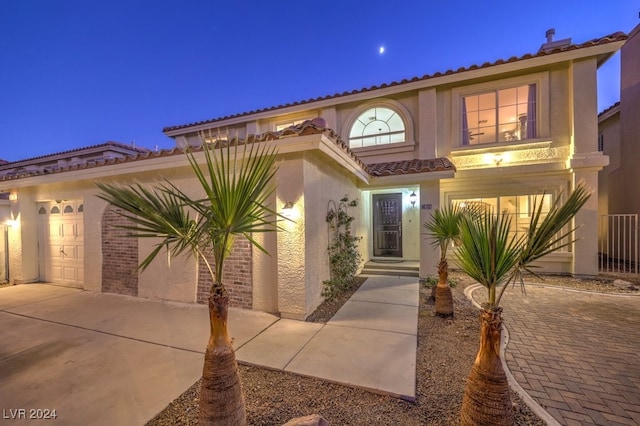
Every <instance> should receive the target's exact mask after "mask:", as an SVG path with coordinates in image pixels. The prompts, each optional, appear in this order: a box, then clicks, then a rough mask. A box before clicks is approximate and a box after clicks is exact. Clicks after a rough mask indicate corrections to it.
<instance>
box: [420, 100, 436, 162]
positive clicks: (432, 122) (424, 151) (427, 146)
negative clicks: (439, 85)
mask: <svg viewBox="0 0 640 426" xmlns="http://www.w3.org/2000/svg"><path fill="white" fill-rule="evenodd" d="M418 107H419V114H418V125H417V126H416V129H417V132H416V135H415V137H416V139H417V141H416V142H418V150H419V152H418V158H422V159H426V158H435V157H436V139H437V130H438V117H437V109H438V108H437V104H436V89H434V88H431V89H426V90H421V91H420V92H418Z"/></svg>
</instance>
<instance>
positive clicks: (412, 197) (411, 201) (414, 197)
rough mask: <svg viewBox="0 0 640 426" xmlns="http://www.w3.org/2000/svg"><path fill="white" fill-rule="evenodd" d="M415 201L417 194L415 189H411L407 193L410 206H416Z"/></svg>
mask: <svg viewBox="0 0 640 426" xmlns="http://www.w3.org/2000/svg"><path fill="white" fill-rule="evenodd" d="M416 201H418V195H417V194H416V191H412V192H411V194H410V195H409V202H410V203H411V207H415V206H416Z"/></svg>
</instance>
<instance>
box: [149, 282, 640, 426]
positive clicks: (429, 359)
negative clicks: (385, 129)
mask: <svg viewBox="0 0 640 426" xmlns="http://www.w3.org/2000/svg"><path fill="white" fill-rule="evenodd" d="M451 276H452V278H454V279H455V280H456V281H457V282H458V285H457V286H456V287H455V288H454V289H453V295H454V303H455V317H454V318H452V319H442V318H439V317H437V316H435V315H434V309H433V304H432V303H431V302H429V301H428V296H429V295H430V290H429V289H426V288H421V289H420V309H419V318H418V352H417V359H416V361H417V365H416V370H417V378H416V380H417V393H416V402H407V401H403V400H399V399H397V398H392V397H388V396H384V395H378V394H375V393H371V392H368V391H365V390H361V389H356V388H350V387H346V386H342V385H338V384H334V383H329V382H325V381H323V380H320V379H314V378H309V377H302V376H298V375H295V374H290V373H285V372H280V371H272V370H268V369H264V368H258V367H248V366H242V365H241V366H240V376H241V379H242V383H243V389H244V395H245V399H246V408H247V420H248V423H249V424H251V425H282V424H283V423H286V422H287V421H288V420H290V419H292V418H294V417H299V416H305V415H308V414H314V413H317V414H320V415H322V416H323V417H324V418H325V419H327V420H328V421H329V422H330V423H331V424H332V425H456V424H458V423H459V421H458V416H459V411H460V405H461V402H462V393H463V389H464V385H465V380H466V376H467V374H468V372H469V370H470V368H471V365H472V363H473V360H474V358H475V355H476V352H477V350H478V327H479V325H478V311H477V309H476V308H475V307H474V306H473V305H472V304H471V303H470V302H469V301H468V300H467V299H466V298H465V297H464V295H463V291H464V288H465V287H466V286H468V285H471V284H473V282H472V281H471V280H470V279H469V278H468V277H466V276H465V275H463V274H460V273H452V274H451ZM615 278H619V277H605V278H602V279H596V280H580V279H574V278H569V277H558V276H547V277H544V281H543V282H542V283H543V285H557V286H563V287H565V288H574V289H579V290H587V291H601V292H623V293H636V292H638V291H639V289H640V285H638V283H637V282H634V281H633V279H632V278H629V277H624V278H625V279H626V280H625V281H624V282H620V281H618V282H617V283H616V284H614V281H613V280H614V279H615ZM526 282H528V283H538V282H540V280H539V279H537V278H533V277H532V278H531V279H527V280H526ZM359 284H361V282H360V283H359ZM356 289H357V287H356V288H354V289H353V290H352V291H350V292H348V293H347V294H345V295H343V296H342V297H340V298H337V299H336V300H334V301H331V302H326V303H324V304H323V305H322V306H320V307H319V308H318V310H317V311H316V312H314V314H312V315H311V316H310V318H309V319H308V320H311V321H316V322H325V321H327V320H328V319H330V318H331V317H332V316H333V314H335V312H337V310H338V309H339V308H340V307H341V306H342V304H344V302H345V301H346V300H348V298H349V297H350V296H351V294H352V293H353V292H355V290H356ZM198 390H199V382H196V383H195V384H194V385H193V386H192V387H191V388H189V389H188V390H186V392H185V393H184V394H182V395H181V396H180V397H179V398H177V399H176V400H175V401H173V402H172V403H171V404H170V405H169V406H168V407H167V408H166V409H165V410H164V411H162V412H161V413H160V414H158V416H156V418H154V419H153V420H152V421H150V422H149V423H148V425H150V426H157V425H192V424H197V404H198ZM512 403H513V407H514V412H515V418H516V424H517V425H544V424H545V423H544V422H543V421H542V420H540V419H539V418H538V417H537V416H535V415H534V414H533V413H532V412H531V411H530V410H529V408H528V407H527V406H526V405H525V404H524V403H523V402H522V400H521V399H520V398H519V397H518V396H517V394H516V393H515V392H512Z"/></svg>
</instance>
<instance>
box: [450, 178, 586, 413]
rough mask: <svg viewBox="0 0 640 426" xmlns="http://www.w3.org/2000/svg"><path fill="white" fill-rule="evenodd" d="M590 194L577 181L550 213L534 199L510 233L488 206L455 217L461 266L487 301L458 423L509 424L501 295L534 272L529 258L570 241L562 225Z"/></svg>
mask: <svg viewBox="0 0 640 426" xmlns="http://www.w3.org/2000/svg"><path fill="white" fill-rule="evenodd" d="M590 195H591V194H590V193H589V192H588V191H587V190H586V189H585V188H584V187H583V186H578V187H576V189H575V190H574V191H573V192H572V193H571V194H570V195H569V197H568V198H567V200H566V201H565V202H564V204H562V205H561V204H560V202H559V198H558V199H556V201H555V202H554V203H552V205H551V207H550V209H549V212H548V213H546V214H545V213H544V212H543V203H539V204H538V203H537V202H534V208H533V213H532V215H531V218H530V223H529V228H528V229H527V232H526V233H525V234H524V235H523V236H521V237H516V236H514V235H512V234H511V233H510V231H509V230H510V228H511V217H510V216H509V215H507V214H506V213H503V214H501V215H497V214H495V213H493V212H491V211H484V212H480V215H479V217H478V216H477V215H475V214H474V215H464V216H463V218H462V220H461V222H460V247H459V248H458V251H457V258H458V262H459V265H460V268H461V269H462V270H463V271H464V272H465V273H466V274H467V275H469V276H470V277H471V278H473V279H474V280H476V281H477V282H478V283H480V284H481V285H482V286H484V287H485V288H486V290H487V302H486V303H485V305H484V306H483V309H482V311H481V312H480V348H479V350H478V354H477V355H476V359H475V361H474V364H473V367H472V369H471V372H470V374H469V377H468V379H467V384H466V387H465V391H464V397H463V401H462V409H461V424H463V425H482V424H491V425H512V424H513V422H514V419H513V408H512V406H511V398H510V394H509V384H508V382H507V377H506V375H505V373H504V370H503V369H502V363H501V360H500V338H501V333H502V308H501V307H500V300H501V298H502V296H503V294H504V290H505V289H506V288H507V285H508V284H509V283H511V282H514V283H515V282H516V281H518V280H519V281H520V283H521V285H524V281H523V279H522V274H523V272H529V273H533V270H532V266H531V263H532V262H534V261H536V260H538V259H540V258H541V257H542V256H545V255H547V254H549V253H552V252H554V251H556V250H559V249H560V248H562V247H566V246H567V245H569V244H572V243H573V242H574V240H572V239H571V238H570V236H571V234H572V233H573V231H574V230H575V228H573V229H569V230H567V229H566V228H565V227H566V225H567V224H568V223H569V222H570V221H571V219H572V218H573V217H574V216H575V215H576V213H577V212H578V211H579V210H580V208H582V206H583V205H584V204H585V203H586V202H587V200H588V198H589V196H590Z"/></svg>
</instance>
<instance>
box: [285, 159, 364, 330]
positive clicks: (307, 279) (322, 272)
mask: <svg viewBox="0 0 640 426" xmlns="http://www.w3.org/2000/svg"><path fill="white" fill-rule="evenodd" d="M323 157H324V155H323V154H314V153H305V154H297V155H292V156H287V157H286V160H285V161H284V162H283V163H281V164H280V166H279V170H278V175H277V177H276V182H277V199H278V209H279V212H281V213H282V208H281V207H282V205H283V204H284V203H285V202H287V201H291V202H293V203H294V207H293V209H292V210H293V211H292V212H285V213H284V214H287V215H289V217H291V219H292V221H291V222H289V221H283V222H282V227H283V228H284V231H283V232H279V233H278V234H277V267H278V272H277V277H278V292H277V297H278V308H279V311H280V313H281V315H282V316H283V317H285V318H295V319H303V318H305V317H306V316H307V315H309V314H310V313H312V312H313V310H314V309H315V308H316V307H317V306H318V305H319V304H320V303H321V302H322V300H323V298H322V296H321V292H322V285H323V284H322V282H323V281H324V280H326V279H328V278H329V263H328V256H327V246H328V226H327V224H326V220H325V218H326V214H327V206H328V204H329V200H331V199H333V200H335V201H338V200H339V199H340V198H342V197H343V196H344V195H349V197H350V199H359V198H360V193H359V190H358V189H357V187H356V185H355V182H354V181H353V180H352V178H350V177H348V176H347V175H346V174H344V172H342V170H340V169H338V168H336V167H333V166H331V165H329V163H327V162H326V159H325V158H323ZM349 212H350V214H354V215H355V217H356V220H355V221H354V223H353V225H352V227H353V229H354V230H355V229H360V220H359V216H360V209H359V208H351V209H350V210H349Z"/></svg>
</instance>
